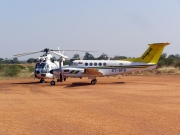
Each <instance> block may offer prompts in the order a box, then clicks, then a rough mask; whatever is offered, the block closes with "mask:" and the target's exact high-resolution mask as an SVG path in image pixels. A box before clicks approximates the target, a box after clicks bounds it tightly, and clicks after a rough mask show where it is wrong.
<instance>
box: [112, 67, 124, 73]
mask: <svg viewBox="0 0 180 135" xmlns="http://www.w3.org/2000/svg"><path fill="white" fill-rule="evenodd" d="M112 72H126V69H125V68H113V69H112Z"/></svg>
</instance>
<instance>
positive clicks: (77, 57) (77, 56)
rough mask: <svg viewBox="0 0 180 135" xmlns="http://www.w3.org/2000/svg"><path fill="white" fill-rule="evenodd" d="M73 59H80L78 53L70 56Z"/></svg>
mask: <svg viewBox="0 0 180 135" xmlns="http://www.w3.org/2000/svg"><path fill="white" fill-rule="evenodd" d="M72 58H73V59H80V55H79V54H77V53H76V54H74V56H73V57H72Z"/></svg>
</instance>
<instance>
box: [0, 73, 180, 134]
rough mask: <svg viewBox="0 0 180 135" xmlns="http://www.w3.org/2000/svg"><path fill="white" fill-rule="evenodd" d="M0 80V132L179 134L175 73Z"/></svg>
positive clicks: (179, 92)
mask: <svg viewBox="0 0 180 135" xmlns="http://www.w3.org/2000/svg"><path fill="white" fill-rule="evenodd" d="M49 82H50V80H47V82H46V83H43V84H40V83H38V80H34V79H17V80H0V135H50V134H53V135H67V134H68V135H75V134H78V135H79V134H80V135H96V134H97V135H101V134H105V135H106V134H107V135H119V134H120V135H129V134H132V135H139V134H142V135H146V134H149V135H152V134H156V135H160V134H162V135H179V134H180V75H156V76H125V77H121V78H118V77H110V78H98V82H97V84H96V85H91V84H90V80H89V79H86V78H84V79H74V78H68V79H67V81H66V82H63V83H56V85H55V86H50V85H49Z"/></svg>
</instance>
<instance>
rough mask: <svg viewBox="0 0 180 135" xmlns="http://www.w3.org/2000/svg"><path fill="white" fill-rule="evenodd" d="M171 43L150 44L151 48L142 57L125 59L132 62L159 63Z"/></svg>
mask: <svg viewBox="0 0 180 135" xmlns="http://www.w3.org/2000/svg"><path fill="white" fill-rule="evenodd" d="M169 44H170V43H168V42H166V43H153V44H148V45H149V48H148V49H147V50H146V51H145V52H144V53H143V55H142V56H141V57H138V58H132V59H131V58H130V59H125V60H128V61H132V62H144V63H155V64H156V63H157V62H158V60H159V58H160V56H161V54H162V52H163V50H164V47H165V46H166V45H169Z"/></svg>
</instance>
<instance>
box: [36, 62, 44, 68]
mask: <svg viewBox="0 0 180 135" xmlns="http://www.w3.org/2000/svg"><path fill="white" fill-rule="evenodd" d="M45 66H46V63H37V64H36V68H44V67H45Z"/></svg>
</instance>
